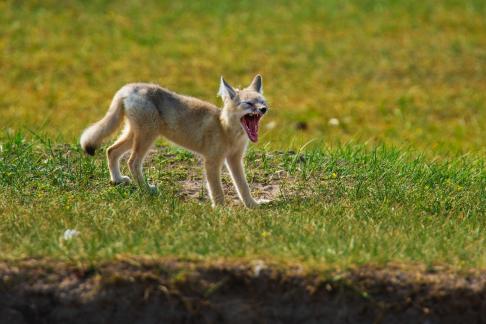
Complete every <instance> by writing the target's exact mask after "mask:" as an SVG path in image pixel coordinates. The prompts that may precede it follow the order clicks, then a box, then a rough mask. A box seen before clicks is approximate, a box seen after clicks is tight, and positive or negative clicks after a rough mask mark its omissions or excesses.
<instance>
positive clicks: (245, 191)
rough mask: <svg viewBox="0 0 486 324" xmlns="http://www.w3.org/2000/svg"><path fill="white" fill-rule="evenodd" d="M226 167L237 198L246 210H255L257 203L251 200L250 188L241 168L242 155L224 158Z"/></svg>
mask: <svg viewBox="0 0 486 324" xmlns="http://www.w3.org/2000/svg"><path fill="white" fill-rule="evenodd" d="M226 166H227V168H228V170H229V172H230V174H231V179H233V183H234V185H235V187H236V191H237V192H238V196H239V197H240V199H241V201H242V202H243V203H244V204H245V206H246V207H248V208H255V207H257V206H258V205H259V203H258V202H257V201H256V200H255V199H253V197H252V196H251V193H250V187H249V186H248V182H247V181H246V176H245V170H244V168H243V153H242V152H238V153H236V154H233V155H230V156H228V157H227V158H226Z"/></svg>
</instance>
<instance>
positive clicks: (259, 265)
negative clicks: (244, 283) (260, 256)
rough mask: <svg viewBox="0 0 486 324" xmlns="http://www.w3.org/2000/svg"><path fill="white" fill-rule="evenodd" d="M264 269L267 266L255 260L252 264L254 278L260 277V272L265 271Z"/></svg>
mask: <svg viewBox="0 0 486 324" xmlns="http://www.w3.org/2000/svg"><path fill="white" fill-rule="evenodd" d="M266 268H267V265H266V264H265V262H263V261H262V260H255V261H254V262H253V273H254V274H255V277H258V276H259V275H260V272H262V270H265V269H266Z"/></svg>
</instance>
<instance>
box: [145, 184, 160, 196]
mask: <svg viewBox="0 0 486 324" xmlns="http://www.w3.org/2000/svg"><path fill="white" fill-rule="evenodd" d="M147 190H148V192H149V193H151V194H156V193H157V191H158V190H157V186H156V185H152V184H149V185H148V186H147Z"/></svg>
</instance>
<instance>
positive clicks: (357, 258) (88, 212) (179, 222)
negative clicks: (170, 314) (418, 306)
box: [0, 135, 486, 268]
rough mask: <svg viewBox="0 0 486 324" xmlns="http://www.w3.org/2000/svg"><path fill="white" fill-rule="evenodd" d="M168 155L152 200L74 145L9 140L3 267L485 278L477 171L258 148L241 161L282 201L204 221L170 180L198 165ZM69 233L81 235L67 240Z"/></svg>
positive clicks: (409, 157) (350, 152)
mask: <svg viewBox="0 0 486 324" xmlns="http://www.w3.org/2000/svg"><path fill="white" fill-rule="evenodd" d="M166 153H167V152H166ZM168 153H170V154H156V155H155V156H154V157H153V160H152V161H151V163H150V164H149V165H148V166H147V167H148V177H149V178H151V179H152V180H153V181H154V182H156V183H157V184H158V185H159V190H160V192H159V194H158V195H155V196H150V195H147V194H143V193H142V192H140V191H139V190H137V189H136V188H135V187H133V186H116V187H114V186H110V185H109V184H108V173H107V168H106V163H105V161H104V157H103V155H102V154H99V155H98V156H97V158H95V159H92V158H88V157H86V156H84V154H83V153H82V152H80V150H79V148H78V147H77V146H69V145H63V146H57V145H54V146H53V145H52V144H51V143H50V142H49V141H46V140H43V141H40V140H37V141H28V140H25V139H24V138H23V137H22V136H21V135H17V136H15V137H11V138H9V139H8V140H7V141H6V142H4V143H3V144H2V155H1V158H0V194H1V196H2V200H1V202H0V215H1V216H0V233H1V234H0V242H1V245H0V253H1V255H2V257H3V258H23V257H32V256H34V257H46V256H48V257H52V258H65V259H71V260H81V261H82V260H84V261H86V260H88V261H96V260H106V259H111V258H114V257H117V256H118V255H120V254H123V255H143V256H154V257H158V256H174V257H183V258H184V257H188V258H207V259H208V260H209V259H211V258H229V259H234V258H240V257H241V258H243V259H249V258H251V259H253V258H264V259H270V260H274V261H277V262H302V263H303V264H304V265H310V266H312V265H317V264H321V265H322V264H326V265H331V266H350V265H353V264H363V263H374V264H386V263H388V262H399V263H416V262H417V263H425V264H431V265H433V264H447V265H450V266H451V267H454V268H470V267H480V268H484V267H485V266H486V251H485V249H484V248H482V247H484V246H485V244H486V242H485V237H486V236H485V229H486V219H485V218H484V215H485V212H486V169H485V165H484V161H483V160H482V159H478V158H473V157H468V156H463V157H459V158H455V159H452V160H446V161H444V160H442V161H431V160H428V159H426V158H424V157H419V156H417V155H416V154H411V153H404V152H403V151H401V150H398V149H390V148H386V147H379V148H376V149H373V150H368V149H365V148H364V147H362V146H352V145H351V146H343V147H340V148H335V149H331V150H327V151H323V150H319V149H312V150H308V151H305V152H301V153H295V152H284V153H275V152H269V151H259V150H256V151H251V152H250V153H249V156H248V159H247V167H248V173H249V178H250V179H251V181H252V182H259V181H264V182H265V181H266V182H269V181H270V180H269V179H270V178H271V177H272V175H273V174H275V173H278V172H282V171H285V173H286V174H287V176H286V178H287V180H286V181H284V182H283V184H282V187H281V188H282V189H281V196H280V197H278V198H277V199H276V200H275V201H273V202H272V203H271V204H270V205H268V206H265V207H263V208H261V209H258V210H247V209H245V208H243V207H231V208H220V209H216V210H212V209H211V207H210V205H209V203H208V202H207V200H205V201H202V202H201V203H199V202H198V201H197V200H190V201H183V200H181V199H180V198H178V195H177V194H178V191H179V190H180V188H179V187H178V181H180V180H183V179H185V178H186V177H187V175H188V173H190V172H192V171H191V170H193V169H194V168H196V169H198V168H199V167H198V163H197V162H196V161H195V159H194V158H193V157H192V156H191V155H190V154H188V153H186V152H184V151H181V150H176V149H169V150H168ZM171 165H172V166H173V167H170V166H171ZM66 229H76V230H78V231H79V232H80V235H79V236H78V237H76V238H74V239H72V240H69V241H65V240H63V239H62V235H63V232H64V231H65V230H66Z"/></svg>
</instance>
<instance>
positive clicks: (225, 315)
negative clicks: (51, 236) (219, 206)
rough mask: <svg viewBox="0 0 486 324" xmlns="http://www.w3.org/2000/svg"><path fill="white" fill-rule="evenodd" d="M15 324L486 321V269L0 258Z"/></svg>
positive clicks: (5, 313)
mask: <svg viewBox="0 0 486 324" xmlns="http://www.w3.org/2000/svg"><path fill="white" fill-rule="evenodd" d="M0 320H1V322H2V323H3V322H8V323H118V324H121V323H141V322H143V323H179V322H187V323H192V322H194V323H201V322H202V323H204V322H208V323H303V322H305V323H312V322H319V323H486V271H468V272H462V273H459V272H454V271H450V270H447V269H441V268H429V269H427V268H425V267H422V266H396V265H395V266H387V267H375V266H361V267H356V268H354V269H348V270H341V271H338V270H333V271H331V270H321V271H317V270H314V271H310V270H309V271H303V270H302V268H301V267H299V266H291V265H290V266H285V267H284V266H282V265H269V264H266V263H264V262H263V261H248V262H246V263H241V262H240V263H236V262H212V263H207V262H202V261H178V260H171V259H162V260H145V259H124V260H119V261H112V262H108V263H103V264H100V265H96V266H95V267H92V266H86V265H73V264H67V263H63V262H57V261H47V260H32V259H29V260H22V261H3V262H0Z"/></svg>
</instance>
